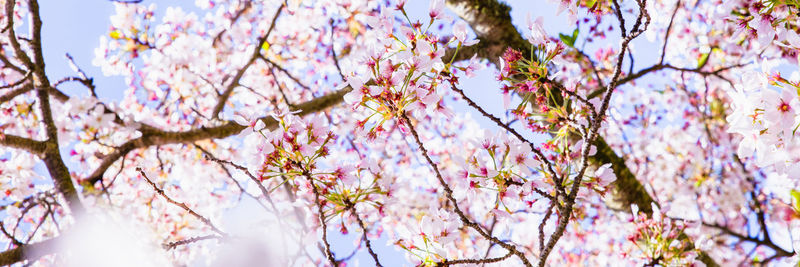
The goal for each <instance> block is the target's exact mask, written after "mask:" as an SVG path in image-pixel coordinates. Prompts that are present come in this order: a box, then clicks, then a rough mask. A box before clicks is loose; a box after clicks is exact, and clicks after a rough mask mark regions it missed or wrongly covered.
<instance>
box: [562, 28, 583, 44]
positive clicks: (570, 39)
mask: <svg viewBox="0 0 800 267" xmlns="http://www.w3.org/2000/svg"><path fill="white" fill-rule="evenodd" d="M558 37H559V39H561V42H564V44H565V45H567V46H569V47H575V40H577V39H578V28H575V30H574V31H572V35H566V34H563V33H559V34H558Z"/></svg>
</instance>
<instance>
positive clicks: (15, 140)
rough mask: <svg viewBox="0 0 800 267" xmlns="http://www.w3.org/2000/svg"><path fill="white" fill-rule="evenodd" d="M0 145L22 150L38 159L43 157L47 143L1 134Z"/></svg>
mask: <svg viewBox="0 0 800 267" xmlns="http://www.w3.org/2000/svg"><path fill="white" fill-rule="evenodd" d="M0 145H3V146H7V147H12V148H16V149H22V150H25V151H28V152H30V153H31V154H34V155H36V156H39V157H41V156H43V154H44V152H45V151H46V150H47V143H45V142H42V141H36V140H33V139H28V138H25V137H19V136H16V135H4V134H2V133H0Z"/></svg>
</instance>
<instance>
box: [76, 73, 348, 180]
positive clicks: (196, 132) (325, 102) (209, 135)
mask: <svg viewBox="0 0 800 267" xmlns="http://www.w3.org/2000/svg"><path fill="white" fill-rule="evenodd" d="M350 90H352V89H351V88H350V87H349V86H348V87H345V88H343V89H341V90H338V91H335V92H333V93H331V94H328V95H325V96H322V97H318V98H315V99H313V100H310V101H307V102H303V103H300V104H298V105H295V106H294V107H295V108H294V109H293V110H300V112H299V113H298V115H299V116H303V115H307V114H311V113H316V112H319V111H322V110H325V109H327V108H330V107H332V106H335V105H336V104H338V103H340V102H342V100H343V98H344V95H345V94H347V93H348V92H350ZM261 120H262V121H263V122H264V124H265V125H266V127H267V128H269V129H274V128H275V127H276V126H278V121H276V120H275V119H274V118H272V117H270V116H266V117H262V118H261ZM246 128H247V126H244V125H240V124H238V123H236V122H233V121H227V122H225V123H223V124H222V125H219V126H214V127H201V128H199V129H192V130H188V131H182V132H170V131H160V130H155V129H148V130H142V136H141V137H138V138H135V139H133V140H129V141H128V142H125V143H124V144H122V145H121V146H119V147H118V148H117V149H115V150H114V151H112V152H111V153H109V154H107V155H105V156H104V158H103V161H102V162H101V163H100V166H98V167H97V169H95V171H94V172H93V173H92V174H91V175H89V177H87V178H86V179H87V181H89V182H90V183H92V184H94V183H97V182H98V181H100V180H101V179H102V178H103V174H104V173H105V172H106V170H107V169H108V167H110V166H111V165H112V164H114V162H116V161H117V160H118V159H120V158H122V157H123V156H125V155H126V154H128V153H129V152H131V151H133V150H135V149H139V148H146V147H150V146H154V145H168V144H184V143H192V142H195V141H199V140H204V139H221V138H226V137H229V136H232V135H236V134H238V133H239V132H241V131H242V130H244V129H246Z"/></svg>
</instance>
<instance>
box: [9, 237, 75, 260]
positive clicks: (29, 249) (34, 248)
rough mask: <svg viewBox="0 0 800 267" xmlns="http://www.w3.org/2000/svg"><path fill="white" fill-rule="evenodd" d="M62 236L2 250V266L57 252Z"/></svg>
mask: <svg viewBox="0 0 800 267" xmlns="http://www.w3.org/2000/svg"><path fill="white" fill-rule="evenodd" d="M60 238H61V237H55V238H51V239H48V240H45V241H42V242H39V243H33V244H30V245H22V246H18V247H15V248H12V249H9V250H6V251H3V252H0V266H7V265H11V264H14V263H18V262H21V261H25V260H28V261H33V260H36V259H38V258H40V257H42V256H44V255H47V254H52V253H55V252H56V249H57V246H56V245H57V243H58V242H59V240H60Z"/></svg>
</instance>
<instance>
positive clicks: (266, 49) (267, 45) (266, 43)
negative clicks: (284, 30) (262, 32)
mask: <svg viewBox="0 0 800 267" xmlns="http://www.w3.org/2000/svg"><path fill="white" fill-rule="evenodd" d="M261 49H264V51H269V42H267V41H264V44H262V45H261Z"/></svg>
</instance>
